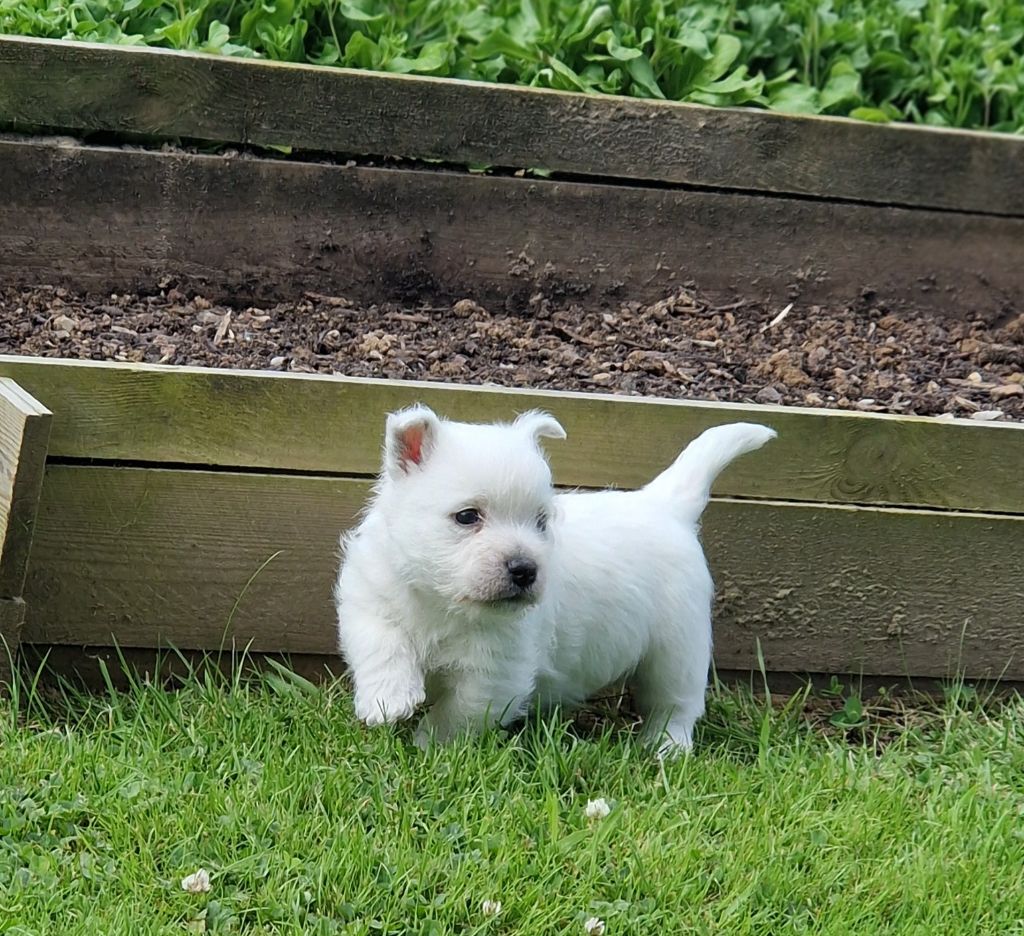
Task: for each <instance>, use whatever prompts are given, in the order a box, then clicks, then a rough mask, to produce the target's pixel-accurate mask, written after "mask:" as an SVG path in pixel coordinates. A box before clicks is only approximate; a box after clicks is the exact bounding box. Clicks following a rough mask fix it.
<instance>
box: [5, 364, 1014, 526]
mask: <svg viewBox="0 0 1024 936" xmlns="http://www.w3.org/2000/svg"><path fill="white" fill-rule="evenodd" d="M0 375H7V376H8V377H12V378H14V379H15V380H17V381H18V382H19V383H20V384H21V385H22V386H24V387H26V388H28V389H29V390H31V392H32V393H33V394H34V395H35V396H36V397H37V398H38V399H40V400H42V401H43V402H45V403H46V404H47V405H48V406H50V408H51V409H53V410H54V412H55V413H56V414H57V415H56V417H55V419H54V426H53V431H52V438H51V440H50V452H51V454H52V455H54V456H59V457H65V458H79V459H81V458H90V459H104V460H110V461H115V460H120V461H136V462H139V461H141V462H148V463H164V464H179V465H181V464H192V465H208V466H217V467H228V468H249V467H253V468H266V469H272V470H274V469H278V470H295V471H306V472H312V473H330V474H349V475H371V474H374V473H376V471H377V470H378V467H379V457H380V455H379V453H380V446H381V441H382V433H383V427H384V417H385V415H386V414H387V413H388V412H390V411H392V410H395V409H399V408H401V407H403V406H408V405H410V404H412V403H415V402H423V403H427V404H428V405H430V406H433V407H435V408H436V410H437V411H438V412H439V413H442V414H444V415H447V416H449V417H451V418H453V419H464V420H469V421H479V422H487V421H493V420H500V419H510V418H512V417H513V416H514V415H515V414H517V413H520V412H523V411H525V410H528V409H534V408H543V409H547V410H549V411H550V412H552V413H553V414H554V415H555V416H557V417H558V418H559V419H560V420H561V421H562V423H563V425H564V426H565V428H566V430H567V432H568V434H569V438H568V440H567V441H566V442H565V443H551V444H550V445H548V451H549V453H550V455H551V460H552V465H553V467H554V472H555V477H556V480H557V481H558V483H560V484H563V485H567V486H573V485H577V486H582V487H604V486H607V485H617V486H620V487H639V486H640V485H642V484H644V483H646V482H647V481H648V480H650V479H651V478H652V477H653V476H654V475H655V474H657V473H658V472H659V471H660V470H661V469H663V468H664V467H666V466H667V465H669V464H670V463H671V462H672V460H673V459H674V458H675V456H676V455H677V454H678V452H679V450H680V449H681V448H682V446H683V445H684V444H685V443H686V442H688V441H689V440H690V439H691V438H692V437H694V436H695V435H697V434H698V433H699V432H701V431H703V430H704V429H706V428H708V427H709V426H712V425H715V424H718V423H723V422H734V421H737V420H751V421H755V422H765V423H767V424H769V425H771V426H772V427H774V428H775V429H777V430H778V432H779V438H778V439H777V440H775V441H774V442H772V444H771V445H769V446H767V447H766V448H764V449H762V450H761V451H760V452H758V453H757V455H756V456H751V457H750V458H745V459H740V460H739V461H737V462H736V463H735V464H734V465H733V466H731V467H730V468H729V469H728V470H727V471H726V473H725V474H723V475H722V477H721V479H720V481H719V483H718V485H717V487H716V490H717V492H718V493H719V494H721V495H733V496H742V497H759V498H777V499H784V500H798V501H825V502H837V503H858V504H880V505H886V504H887V505H895V506H920V507H941V508H953V509H960V510H979V511H999V512H1007V513H1024V488H1022V485H1021V477H1022V475H1024V425H1017V424H995V423H984V424H980V423H977V422H973V421H969V420H953V421H949V422H946V421H937V420H934V419H925V418H920V417H899V416H885V415H875V414H862V413H856V414H855V413H849V412H837V411H835V410H828V411H826V410H812V409H798V408H795V407H778V406H774V407H773V406H758V405H752V406H744V405H739V404H729V403H701V402H690V401H686V402H683V401H676V400H659V399H651V398H638V397H622V396H618V397H617V396H611V395H600V394H582V393H554V392H538V391H527V390H506V389H502V388H498V387H460V386H454V385H443V384H430V383H417V382H413V381H394V380H392V381H388V380H354V379H348V378H343V377H326V376H308V375H285V374H271V373H259V372H252V371H248V372H246V371H228V370H211V369H203V368H168V367H157V366H146V365H130V364H108V363H97V362H72V361H56V360H52V359H40V358H19V357H12V356H3V355H0ZM979 479H984V482H983V483H982V482H979Z"/></svg>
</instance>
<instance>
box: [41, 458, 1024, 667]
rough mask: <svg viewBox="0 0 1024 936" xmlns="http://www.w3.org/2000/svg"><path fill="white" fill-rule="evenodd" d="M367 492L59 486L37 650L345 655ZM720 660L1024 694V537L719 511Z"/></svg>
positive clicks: (269, 486)
mask: <svg viewBox="0 0 1024 936" xmlns="http://www.w3.org/2000/svg"><path fill="white" fill-rule="evenodd" d="M367 491H368V485H367V483H366V482H361V481H353V480H345V479H338V478H315V477H275V476H270V475H260V474H246V475H239V474H234V473H230V472H201V471H171V470H152V469H129V468H97V467H77V466H51V467H49V468H48V470H47V476H46V484H45V486H44V492H43V498H42V502H41V506H40V515H39V523H38V529H37V533H36V561H34V562H33V564H32V567H31V569H30V574H29V581H28V587H27V589H26V597H27V601H28V607H29V611H28V618H27V620H26V624H25V629H24V632H23V640H24V641H25V642H26V643H35V644H73V645H86V644H92V645H108V646H109V645H110V644H111V640H112V639H113V640H114V641H116V643H117V644H118V645H119V646H126V647H154V646H159V645H161V644H167V643H170V644H173V645H175V646H177V647H181V648H185V649H192V648H201V649H218V648H219V647H225V648H231V647H232V646H234V647H238V648H241V647H249V648H250V649H252V650H255V651H271V652H288V653H309V654H331V653H333V652H334V647H335V644H334V611H333V607H332V601H331V588H332V585H333V581H334V576H335V573H336V565H337V537H338V533H339V531H340V530H341V529H342V528H344V527H346V526H348V525H349V524H350V523H352V522H353V520H354V518H355V516H356V513H357V511H358V510H359V508H360V507H361V505H362V503H363V500H364V497H365V496H366V493H367ZM704 536H705V540H706V543H707V550H708V555H709V559H710V563H711V568H712V570H713V572H714V574H715V575H716V578H717V580H718V583H719V589H720V600H719V603H718V608H717V623H716V643H717V652H716V660H717V663H718V665H720V666H722V667H723V668H725V669H740V670H742V669H752V668H756V665H757V655H756V647H757V643H758V642H760V645H761V647H762V648H763V652H764V655H765V659H766V661H767V664H768V667H769V668H770V669H772V670H783V671H808V672H825V673H827V672H840V673H851V672H852V673H859V672H863V673H865V674H873V675H893V676H900V675H904V674H910V675H917V676H929V677H942V676H947V675H951V674H953V673H954V672H956V671H957V670H958V669H962V670H963V671H964V672H965V673H966V674H967V675H968V676H970V677H973V678H993V677H998V676H1005V677H1006V678H1008V679H1021V678H1022V677H1024V553H1022V551H1021V549H1020V544H1021V542H1022V541H1024V518H1021V517H999V516H992V515H979V514H973V515H972V514H956V513H934V512H928V511H901V510H889V509H855V508H842V507H823V506H815V505H798V504H783V503H776V502H744V501H721V502H717V503H713V504H712V505H711V506H710V507H709V509H708V512H707V514H706V516H705V522H704Z"/></svg>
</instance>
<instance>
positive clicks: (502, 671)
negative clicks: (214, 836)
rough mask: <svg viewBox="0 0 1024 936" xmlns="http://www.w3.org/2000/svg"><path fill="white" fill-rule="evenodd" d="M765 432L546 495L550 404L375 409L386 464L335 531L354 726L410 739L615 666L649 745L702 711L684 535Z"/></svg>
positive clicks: (590, 682)
mask: <svg viewBox="0 0 1024 936" xmlns="http://www.w3.org/2000/svg"><path fill="white" fill-rule="evenodd" d="M774 436H775V432H774V431H773V430H771V429H769V428H767V427H765V426H759V425H753V424H750V423H734V424H731V425H726V426H719V427H717V428H714V429H709V430H708V431H706V432H705V433H703V434H702V435H701V436H699V437H698V438H697V439H695V440H694V441H693V442H691V443H690V445H688V446H687V447H686V449H685V450H684V451H683V453H682V454H681V455H680V456H679V457H678V458H677V459H676V461H675V463H674V464H673V465H671V466H670V467H669V468H668V469H667V470H665V471H664V472H663V473H662V474H660V475H658V476H657V477H656V478H655V479H654V480H653V481H651V482H650V483H649V484H647V486H646V487H643V488H641V489H640V490H638V491H601V492H594V493H576V492H574V493H566V494H556V493H555V492H554V490H553V488H552V483H551V472H550V469H549V467H548V463H547V460H546V458H545V457H544V453H543V452H542V451H541V448H540V442H539V440H540V439H541V438H551V439H564V438H565V431H564V430H563V429H562V427H561V426H560V425H559V424H558V422H556V421H555V419H554V418H553V417H551V416H549V415H547V414H545V413H539V412H531V413H526V414H524V415H522V416H520V417H519V418H518V419H516V420H515V422H513V423H510V424H498V425H475V424H469V423H459V422H450V421H448V420H444V419H441V418H439V417H438V416H436V415H435V414H434V413H433V411H431V410H430V409H428V408H426V407H424V406H415V407H412V408H411V409H407V410H403V411H401V412H398V413H393V414H392V415H390V416H389V417H388V419H387V425H386V430H385V443H384V464H383V471H382V473H381V475H380V479H379V481H378V483H377V486H376V489H375V493H374V496H373V499H372V501H371V503H370V505H369V508H368V510H367V512H366V514H365V516H364V518H363V520H362V522H361V523H360V524H359V526H358V527H357V528H356V529H355V530H354V531H353V532H352V533H350V534H349V535H347V536H345V537H343V539H342V548H343V556H344V558H343V560H342V565H341V571H340V573H339V576H338V581H337V585H336V587H335V598H336V602H337V608H338V643H339V647H340V650H341V652H342V654H343V655H344V657H345V658H346V660H347V661H348V664H349V667H350V668H351V671H352V675H353V679H354V682H355V711H356V715H357V717H358V718H359V719H360V720H362V721H363V722H365V723H366V724H367V725H378V724H382V723H385V722H397V721H401V720H404V719H408V718H410V717H411V716H412V715H413V714H414V713H415V712H416V710H417V709H418V708H419V707H420V706H421V705H422V704H423V703H426V704H427V706H428V708H427V711H426V714H425V715H424V716H423V717H422V719H421V721H420V723H419V726H418V728H417V731H416V740H417V743H419V744H421V745H424V744H426V743H428V742H429V741H430V740H431V739H436V740H438V741H446V740H449V739H450V738H452V737H453V736H455V735H456V734H458V733H460V732H464V731H478V730H480V729H482V728H484V727H487V726H488V725H492V724H495V723H500V724H507V723H508V722H510V721H512V720H514V719H515V718H517V717H519V716H520V715H522V714H523V712H524V711H525V710H526V708H527V707H528V706H529V705H530V704H531V702H535V703H537V704H539V705H540V706H541V707H542V708H545V709H547V708H551V707H554V706H562V707H564V708H567V709H571V708H572V707H574V706H578V705H579V704H580V703H582V702H584V701H585V700H586V699H587V698H588V697H589V696H591V695H593V694H594V693H595V692H597V691H598V690H600V689H602V688H604V687H605V686H608V685H609V684H611V683H613V682H615V681H616V680H619V679H621V678H623V677H626V676H628V677H629V678H630V682H631V685H632V688H633V691H634V695H635V699H636V702H637V704H638V706H639V707H640V710H641V714H642V715H643V716H644V723H645V732H646V733H647V734H648V736H649V737H650V740H651V741H653V742H654V743H655V744H657V745H658V746H659V749H660V750H661V752H662V753H671V752H674V751H678V750H685V749H688V748H689V747H690V746H691V744H692V739H693V727H694V724H695V723H696V721H697V719H698V718H700V716H701V715H702V714H703V712H704V694H705V688H706V684H707V677H708V670H709V666H710V663H711V605H712V598H713V586H712V581H711V575H710V573H709V572H708V567H707V563H706V561H705V559H704V554H703V551H702V550H701V546H700V543H699V541H698V538H697V533H698V520H699V518H700V515H701V513H702V512H703V510H704V507H705V506H706V504H707V502H708V498H709V496H710V491H711V484H712V482H713V481H714V479H715V478H716V477H717V475H718V474H719V472H720V471H722V469H723V468H725V466H726V465H728V464H729V463H730V462H731V461H732V460H733V459H734V458H736V457H738V456H739V455H742V454H743V453H745V452H750V451H753V450H754V449H757V448H760V447H761V446H762V445H763V444H764V443H765V442H767V441H768V440H769V439H771V438H774Z"/></svg>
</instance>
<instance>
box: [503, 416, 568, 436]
mask: <svg viewBox="0 0 1024 936" xmlns="http://www.w3.org/2000/svg"><path fill="white" fill-rule="evenodd" d="M515 425H516V426H518V427H520V428H522V429H525V430H526V431H527V432H528V433H529V434H530V435H531V436H533V439H534V441H537V440H538V439H540V438H542V437H543V438H545V439H564V438H565V430H564V429H563V428H562V426H561V423H559V421H558V420H557V419H555V417H554V416H551V415H550V414H548V413H542V412H541V411H540V410H530V412H528V413H523V414H521V415H520V416H518V417H517V418H516V421H515Z"/></svg>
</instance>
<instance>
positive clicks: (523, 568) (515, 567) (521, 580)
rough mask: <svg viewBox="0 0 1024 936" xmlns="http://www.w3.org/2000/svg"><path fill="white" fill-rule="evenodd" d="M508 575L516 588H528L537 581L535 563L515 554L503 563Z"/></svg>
mask: <svg viewBox="0 0 1024 936" xmlns="http://www.w3.org/2000/svg"><path fill="white" fill-rule="evenodd" d="M505 567H506V568H507V569H508V577H509V578H510V579H512V583H513V584H514V585H515V586H516V587H517V588H529V587H530V586H531V585H532V584H533V583H534V582H536V581H537V563H536V562H533V561H532V560H530V559H524V558H522V557H521V556H516V557H515V558H514V559H509V560H508V562H506V563H505Z"/></svg>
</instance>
